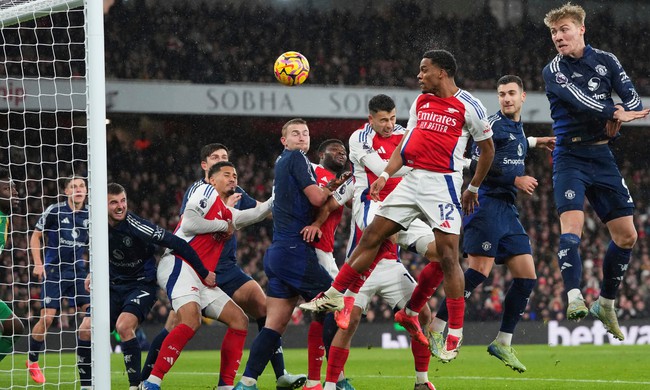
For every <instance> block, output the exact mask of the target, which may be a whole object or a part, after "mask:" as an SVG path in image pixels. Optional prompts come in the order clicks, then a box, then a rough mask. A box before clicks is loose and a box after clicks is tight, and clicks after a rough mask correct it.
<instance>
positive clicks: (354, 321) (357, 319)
mask: <svg viewBox="0 0 650 390" xmlns="http://www.w3.org/2000/svg"><path fill="white" fill-rule="evenodd" d="M360 323H361V315H354V314H352V315H351V316H350V323H349V325H348V329H347V330H348V332H354V331H356V329H357V328H358V327H359V324H360Z"/></svg>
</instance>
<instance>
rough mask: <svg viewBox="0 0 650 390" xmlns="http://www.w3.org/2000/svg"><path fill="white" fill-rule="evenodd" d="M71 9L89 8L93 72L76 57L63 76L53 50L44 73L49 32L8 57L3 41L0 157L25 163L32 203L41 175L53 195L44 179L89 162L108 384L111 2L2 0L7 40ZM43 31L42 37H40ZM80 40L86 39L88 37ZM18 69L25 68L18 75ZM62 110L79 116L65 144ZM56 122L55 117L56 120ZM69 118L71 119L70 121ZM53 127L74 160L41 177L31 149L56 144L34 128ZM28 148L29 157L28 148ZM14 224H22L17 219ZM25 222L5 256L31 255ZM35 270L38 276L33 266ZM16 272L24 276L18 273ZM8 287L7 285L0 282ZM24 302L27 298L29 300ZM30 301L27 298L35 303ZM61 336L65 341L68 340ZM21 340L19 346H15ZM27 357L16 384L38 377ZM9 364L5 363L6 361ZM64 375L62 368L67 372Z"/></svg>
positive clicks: (87, 42)
mask: <svg viewBox="0 0 650 390" xmlns="http://www.w3.org/2000/svg"><path fill="white" fill-rule="evenodd" d="M71 10H74V11H75V12H77V13H78V14H81V15H83V26H74V27H79V28H81V27H83V37H84V42H83V47H84V50H85V65H84V66H82V67H81V68H82V69H84V70H85V74H81V75H79V74H75V72H74V70H70V69H72V65H70V64H68V68H69V70H70V71H69V73H70V74H65V75H63V76H62V77H60V75H59V73H58V72H59V69H60V67H64V66H65V65H61V64H60V63H57V62H59V61H58V60H57V58H56V56H57V55H56V54H55V55H54V57H55V58H54V60H52V59H51V58H49V59H45V60H44V63H43V68H44V69H52V73H53V75H50V74H46V75H43V74H42V73H41V64H40V63H39V61H41V60H43V58H41V52H40V50H41V49H40V48H39V47H37V46H38V45H41V44H42V45H45V46H46V45H47V44H48V42H47V39H46V40H45V42H36V44H31V43H29V44H25V45H24V47H22V46H23V43H22V40H21V41H20V44H18V45H14V47H13V48H11V49H12V50H13V51H12V53H20V55H18V57H20V58H7V57H8V56H6V55H5V54H4V53H6V50H5V49H6V48H5V47H2V51H0V57H4V58H0V118H2V121H0V132H2V137H3V138H2V139H3V140H4V139H6V141H3V142H2V143H1V144H0V146H2V148H3V149H6V154H5V153H4V152H5V151H4V150H0V159H2V161H0V163H1V164H2V167H3V168H7V169H9V170H10V171H11V172H12V174H13V172H14V171H17V172H20V173H22V176H24V177H23V178H22V179H19V180H18V181H19V183H17V184H18V185H19V186H23V187H24V190H23V191H25V193H26V194H25V199H26V200H25V202H24V203H25V204H27V203H28V200H29V196H30V194H29V192H30V191H34V190H33V188H34V187H35V186H38V185H39V183H41V184H40V186H41V188H40V191H42V192H43V197H44V198H47V197H48V196H46V195H45V192H46V191H45V186H44V185H43V184H42V183H43V182H46V181H47V180H49V181H58V180H59V179H60V178H62V177H63V173H67V175H68V176H69V175H71V174H72V175H77V174H78V173H77V172H76V171H75V166H78V165H81V166H83V169H84V171H85V172H87V178H88V188H89V194H88V206H89V221H90V223H89V236H90V243H89V250H88V254H89V255H88V257H89V268H90V275H91V292H90V301H91V318H92V326H91V327H92V342H91V349H92V359H91V361H92V363H91V364H92V372H93V375H92V382H93V388H94V389H101V390H103V389H110V388H111V365H110V354H111V345H110V332H109V319H110V314H109V313H110V310H109V293H108V292H109V269H108V261H107V253H108V217H107V209H106V204H107V195H106V187H107V183H106V181H107V165H106V161H107V160H106V105H105V72H104V19H103V18H104V15H103V2H102V1H101V0H0V30H1V31H0V33H2V44H3V46H4V44H5V41H6V40H5V36H4V34H5V32H7V31H9V30H10V29H13V33H14V34H15V36H17V37H20V34H21V33H20V32H16V31H17V29H20V28H21V24H22V23H29V22H30V21H33V20H35V22H33V23H32V24H31V25H29V27H28V29H31V30H38V29H39V28H41V25H42V26H43V28H44V29H48V28H49V29H51V30H54V29H55V27H54V26H51V25H50V23H51V20H48V21H46V22H43V23H39V21H38V19H39V18H45V17H52V15H55V14H58V13H65V12H69V11H71ZM54 34H55V32H52V36H54ZM33 35H34V36H37V35H38V34H37V32H34V33H33ZM42 36H47V34H43V35H42ZM39 37H40V35H39ZM20 39H22V38H20ZM39 39H40V38H37V39H36V41H38V40H39ZM55 39H56V38H52V41H54V42H56V41H55ZM74 43H75V44H81V43H82V42H74ZM52 46H54V45H52ZM71 46H72V45H71ZM68 50H74V48H72V49H71V48H68ZM44 51H46V50H44ZM55 51H56V48H50V52H55ZM23 53H25V57H24V58H22V56H23ZM63 57H65V55H64V56H63ZM70 58H72V55H70ZM71 61H72V60H71ZM23 62H24V63H23ZM25 64H27V65H25ZM30 66H31V69H36V73H37V75H25V72H14V74H10V73H11V71H10V68H12V67H13V68H12V69H14V70H15V69H19V70H20V69H23V67H30ZM3 73H4V74H3ZM15 73H18V75H16V74H15ZM16 118H18V119H16ZM34 118H38V123H39V125H40V126H38V125H37V126H36V127H30V126H31V125H29V124H28V122H30V121H31V122H34V121H36V119H34ZM41 118H45V119H43V122H41ZM60 118H63V119H62V121H63V122H64V123H66V121H69V122H71V124H69V128H66V129H65V130H66V131H67V133H69V134H71V137H73V140H72V141H71V143H70V144H69V145H64V146H63V147H61V148H59V145H58V139H59V138H58V137H59V120H60ZM79 118H81V119H79ZM15 122H20V123H24V126H25V127H24V129H23V128H21V127H20V125H19V126H18V127H16V126H15ZM49 122H54V126H53V128H52V124H51V123H49ZM5 124H6V126H5ZM66 125H67V124H64V125H63V127H65V126H66ZM47 126H50V128H47V129H45V128H44V127H47ZM80 129H81V130H82V131H83V130H85V133H84V135H83V138H84V142H85V143H84V144H83V145H82V147H83V148H85V149H86V150H87V155H86V156H85V157H84V158H83V159H77V158H75V155H74V151H75V150H78V149H79V144H78V143H77V142H76V139H75V138H74V136H75V135H76V134H77V133H75V131H79V130H80ZM48 130H53V131H52V133H53V134H55V137H56V140H57V144H56V145H54V149H55V153H56V154H57V156H58V153H59V149H63V150H64V151H66V152H67V151H68V150H72V152H71V153H72V155H73V157H72V158H71V159H70V161H63V162H61V161H55V162H54V163H53V164H50V165H53V166H54V169H55V171H56V177H55V178H54V180H53V179H51V178H46V177H45V174H43V176H42V177H39V178H36V179H34V178H30V176H29V173H30V172H31V171H32V169H37V170H39V169H40V171H42V172H44V171H45V170H46V169H47V167H45V168H44V167H43V166H41V167H40V168H38V167H37V168H33V166H32V167H30V163H31V164H38V163H39V162H38V161H36V162H34V161H30V158H31V157H30V153H31V151H33V149H34V148H35V149H38V148H40V149H44V148H46V147H52V145H45V146H44V145H33V144H31V145H28V141H27V140H26V139H27V138H26V137H27V135H26V134H27V132H28V131H29V132H31V133H38V132H40V131H43V132H46V131H48ZM20 132H24V133H25V135H24V137H25V141H24V142H23V141H20V142H18V143H17V144H14V143H12V142H13V141H14V140H16V139H20V136H21V134H20ZM67 133H66V134H67ZM30 148H31V149H30ZM16 153H17V155H18V156H19V157H18V158H17V159H14V160H12V158H15V156H14V155H16ZM21 153H22V157H21V156H20V154H21ZM41 153H42V152H41ZM21 158H22V159H23V160H22V162H21V160H20V159H21ZM81 160H83V161H81ZM40 163H41V165H43V164H45V163H46V162H45V161H40ZM21 164H22V165H21ZM61 165H66V166H70V167H71V168H70V169H69V170H67V171H66V170H63V171H62V172H61V175H59V166H61ZM23 166H24V167H23ZM19 176H20V175H19ZM14 181H17V180H14ZM50 184H51V183H50ZM28 187H29V188H28ZM54 187H56V185H55V186H54ZM20 191H21V190H19V192H20ZM59 195H60V194H55V195H51V196H49V197H50V199H49V200H47V201H46V202H52V201H53V199H54V200H56V199H57V198H59V197H60V196H59ZM21 196H22V194H21ZM43 204H46V203H43ZM43 211H44V210H29V209H28V210H27V211H26V212H21V213H24V214H23V215H20V216H18V218H17V219H19V218H20V219H22V220H25V221H26V220H33V219H34V218H36V217H37V215H36V213H42V212H43ZM13 216H14V213H13V211H12V218H13ZM10 225H11V226H12V227H14V225H13V223H12V224H10ZM21 226H22V224H16V231H15V234H16V236H17V237H16V238H15V239H14V238H13V237H12V238H11V239H12V240H13V243H14V244H13V247H12V248H11V249H10V250H7V249H5V253H3V254H2V256H4V257H3V258H2V259H3V260H4V259H6V256H9V255H8V254H7V252H9V254H10V256H11V258H12V259H13V257H14V253H18V252H21V255H20V256H23V257H25V256H27V254H26V253H27V252H28V249H27V248H20V247H19V245H20V244H19V242H24V241H25V240H26V239H25V237H27V236H28V232H31V230H32V229H33V228H34V227H33V226H28V227H27V228H26V229H27V230H21ZM10 237H11V236H10ZM8 241H9V239H8ZM23 245H24V244H23ZM12 267H13V272H14V274H16V273H18V272H23V273H29V270H30V267H29V262H28V263H27V266H25V265H24V264H20V265H17V264H13V265H12ZM7 269H8V270H11V268H8V267H3V263H2V262H0V272H1V271H4V270H7ZM28 277H29V278H31V274H30V275H29V276H28ZM14 280H16V277H15V276H14ZM0 283H1V282H0ZM32 283H33V281H32V280H31V279H30V280H29V285H31V284H32ZM0 287H2V286H1V285H0ZM11 288H12V286H6V285H5V290H2V289H0V291H8V290H9V289H11ZM28 288H29V287H28ZM0 299H2V300H4V301H5V302H7V304H8V305H9V306H10V307H12V306H13V303H14V302H12V304H9V302H10V301H11V300H12V299H14V300H16V298H15V297H14V296H13V294H12V297H4V296H0ZM8 301H9V302H8ZM22 304H25V303H24V302H22ZM29 304H30V303H27V305H29ZM23 322H24V323H25V333H28V332H30V331H31V325H32V324H30V323H29V321H25V319H23ZM61 344H63V343H62V342H61ZM14 348H16V347H15V346H14ZM16 353H18V352H15V354H16ZM15 359H17V358H15ZM7 360H9V358H8V359H7ZM22 362H23V364H22V366H20V365H18V364H16V365H15V366H12V367H14V369H13V370H12V376H13V374H14V373H13V371H18V370H22V372H23V374H21V375H22V377H23V378H27V379H26V382H24V381H23V382H21V380H23V379H21V378H19V379H18V380H15V381H14V379H10V380H11V382H10V385H9V387H12V388H16V387H23V386H25V383H26V384H27V385H30V384H32V383H30V382H29V378H28V375H27V374H26V369H25V365H24V360H22ZM1 370H2V367H0V371H1ZM59 371H60V370H59ZM75 373H76V370H75ZM3 376H4V374H3ZM56 377H57V376H55V378H56ZM59 377H62V376H61V375H59ZM74 378H75V379H74V380H73V381H72V383H74V384H75V385H74V388H78V387H79V386H78V384H79V378H78V376H77V375H76V374H75V376H74ZM62 381H63V379H62ZM21 383H22V384H21ZM72 383H71V382H65V383H63V382H61V383H53V382H52V381H49V380H48V381H47V383H46V385H47V386H48V387H50V386H52V385H54V386H55V388H69V386H70V384H72ZM4 385H5V383H4V382H2V383H0V387H4ZM50 388H52V387H50Z"/></svg>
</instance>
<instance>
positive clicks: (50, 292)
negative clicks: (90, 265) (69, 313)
mask: <svg viewBox="0 0 650 390" xmlns="http://www.w3.org/2000/svg"><path fill="white" fill-rule="evenodd" d="M44 270H45V281H44V282H43V288H42V289H41V301H42V306H41V307H42V308H43V309H57V310H59V309H61V299H67V300H68V304H69V306H70V307H82V306H84V305H87V304H89V303H90V293H89V292H88V291H86V287H85V286H84V282H85V280H86V276H87V275H88V273H87V272H85V271H79V270H67V271H65V272H63V273H61V272H60V270H61V268H60V267H59V265H56V264H55V265H51V264H47V265H45V267H44Z"/></svg>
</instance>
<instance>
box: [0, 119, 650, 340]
mask: <svg viewBox="0 0 650 390" xmlns="http://www.w3.org/2000/svg"><path fill="white" fill-rule="evenodd" d="M136 126H137V125H136ZM140 126H143V124H142V122H141V123H140ZM156 126H160V127H159V128H162V129H163V130H162V131H149V132H144V131H143V132H142V133H140V132H138V131H137V130H136V129H133V128H131V127H129V126H128V125H124V126H123V125H118V124H116V125H115V126H110V130H109V132H108V155H109V156H110V158H109V161H108V171H109V181H115V182H119V183H121V184H123V185H124V186H125V187H126V189H127V191H128V194H129V203H130V209H131V210H133V211H135V212H137V213H138V214H140V215H142V216H143V217H145V218H148V219H151V220H152V221H156V222H157V223H158V224H159V225H161V226H163V227H166V228H167V229H169V230H173V229H174V228H175V226H176V224H177V222H178V212H179V208H180V205H181V199H182V196H183V192H184V190H185V189H186V188H187V187H188V186H189V184H191V183H192V182H194V181H195V180H196V179H197V178H198V177H200V175H201V170H200V166H199V156H198V150H199V149H200V147H201V146H202V145H203V144H204V143H207V142H214V141H222V139H221V138H220V137H219V134H221V133H219V132H218V131H217V132H216V133H215V131H211V130H210V129H207V128H204V129H201V130H196V137H192V138H191V139H190V138H188V137H185V136H183V134H185V131H187V129H186V128H185V127H186V126H187V124H186V123H183V121H182V120H178V119H165V120H162V121H160V122H156V123H153V124H148V125H146V126H144V127H145V128H155V127H156ZM529 128H532V129H533V130H532V131H533V133H534V132H535V131H539V130H538V129H535V128H534V127H533V126H530V127H529ZM174 129H176V130H174ZM351 130H353V129H351ZM136 134H138V135H136ZM251 136H252V134H251V133H248V132H228V137H229V144H230V145H232V151H231V156H232V158H231V161H233V162H234V163H235V166H236V167H237V170H238V173H239V185H240V186H241V187H242V188H244V189H245V190H246V191H247V192H248V193H249V194H251V196H253V197H255V198H256V199H258V200H265V199H267V198H268V197H269V196H270V195H271V185H272V180H273V177H272V176H273V173H272V172H273V170H272V167H273V161H272V158H273V157H272V156H275V155H276V153H277V150H276V149H277V147H276V145H275V144H274V143H272V142H259V143H251V142H247V139H249V138H250V137H251ZM35 137H36V132H33V133H27V137H25V138H24V141H22V142H24V143H26V144H25V145H26V146H28V147H27V148H25V150H27V151H28V153H27V158H26V160H25V158H24V157H23V160H25V162H32V163H33V162H36V161H38V159H40V158H42V160H41V161H42V163H41V164H40V165H37V164H27V165H26V166H27V168H26V169H24V168H20V169H16V170H15V171H12V174H13V175H14V177H15V180H16V181H17V183H18V187H19V192H20V193H21V196H25V197H26V203H24V204H23V207H24V210H25V211H27V213H25V214H26V216H24V217H18V218H13V224H14V225H13V233H12V235H11V242H12V244H11V246H8V247H7V248H8V249H10V250H11V252H9V251H5V253H3V254H2V264H1V267H2V268H3V269H5V270H8V269H10V268H11V266H12V263H11V262H12V258H11V255H13V272H4V273H3V279H2V281H1V282H0V295H1V296H3V297H13V301H14V305H15V306H14V308H15V311H16V313H17V314H18V315H19V316H20V317H23V318H32V319H33V318H34V317H37V316H38V311H39V310H40V304H39V300H38V296H39V295H38V294H39V292H40V290H39V286H38V285H37V284H35V283H34V282H33V280H31V278H30V276H31V274H30V272H29V270H30V265H29V260H28V259H27V253H26V251H25V250H24V249H25V248H27V246H28V242H29V234H30V233H31V229H33V226H34V224H35V222H36V219H37V218H38V217H39V215H40V213H41V211H42V210H43V207H44V205H47V204H50V203H51V202H53V201H54V198H55V197H56V194H57V189H56V188H57V182H56V180H51V179H50V178H52V177H56V175H57V172H58V173H59V174H62V173H64V172H67V171H69V170H70V169H71V167H72V165H73V161H76V160H82V159H83V156H85V147H84V146H83V141H84V140H83V135H81V134H74V133H73V132H69V133H68V135H67V137H66V136H65V133H60V134H59V141H63V140H66V141H68V142H64V143H62V146H59V147H58V148H54V147H41V148H35V147H34V148H30V147H29V146H30V145H31V144H32V143H34V142H40V138H35ZM52 137H54V135H53V134H52ZM46 138H47V137H46ZM215 138H216V139H215ZM632 138H633V132H631V131H628V132H627V133H626V136H624V137H623V138H622V139H621V140H619V141H617V143H615V146H616V147H615V149H618V150H619V153H618V155H619V156H620V157H623V158H624V160H623V161H624V163H623V164H622V165H621V167H622V173H623V176H624V177H625V178H626V179H627V184H628V186H629V188H630V191H631V193H632V196H633V198H634V199H635V202H636V206H637V212H636V214H635V224H636V227H637V230H638V233H639V240H638V244H637V246H636V247H635V248H634V252H633V256H632V259H633V260H632V262H631V263H630V268H629V270H628V272H627V273H626V279H625V280H624V282H623V284H622V286H623V287H622V289H621V294H620V299H619V301H618V306H619V318H620V319H621V320H622V321H624V320H626V319H631V318H648V317H650V240H648V236H649V235H650V220H649V217H650V194H649V193H648V192H647V191H643V189H644V188H646V189H647V188H650V166H649V165H648V163H647V161H644V160H641V159H636V158H634V156H636V155H641V153H643V149H644V146H643V143H638V142H635V140H633V139H632ZM323 139H324V138H322V137H321V138H320V139H313V140H312V148H311V149H312V153H313V151H314V150H315V149H316V147H317V145H318V143H319V142H320V141H322V140H323ZM73 140H74V142H72V141H73ZM51 141H54V138H52V139H51ZM18 144H19V143H18V142H16V143H15V144H14V145H18ZM269 144H270V145H269ZM31 146H34V145H31ZM623 151H624V152H623ZM15 154H16V156H18V154H19V153H18V150H17V149H16V153H15ZM57 156H58V157H59V158H58V159H59V160H60V162H58V163H56V162H55V161H57ZM161 156H162V157H161ZM62 157H63V158H62ZM311 157H312V161H315V155H313V154H312V155H311ZM16 161H20V160H17V159H14V160H13V162H16ZM125 167H128V169H125ZM527 167H528V170H529V173H530V174H531V175H533V176H535V177H536V178H537V179H538V180H539V183H540V185H539V187H538V189H537V190H536V193H535V194H534V195H533V196H524V195H520V196H519V200H518V203H519V207H520V210H521V221H522V224H523V225H524V227H525V228H526V229H527V231H528V234H529V235H530V238H531V242H532V245H533V255H534V259H535V263H536V266H537V275H538V284H537V286H536V288H535V290H534V292H533V294H532V296H531V299H530V303H529V306H528V311H527V312H526V313H525V315H524V319H525V320H544V321H547V320H554V319H556V320H563V319H564V317H565V304H564V303H563V299H565V298H564V294H563V286H562V283H561V275H560V271H559V268H558V265H557V259H556V256H557V255H556V252H557V244H558V241H559V220H558V216H557V213H556V211H555V207H554V204H553V199H552V184H551V169H550V159H549V156H548V155H547V154H545V153H543V152H533V153H531V154H529V159H528V163H527ZM75 169H76V170H79V171H83V170H84V169H85V166H84V165H78V166H76V168H75ZM25 177H29V178H30V179H29V180H27V181H26V184H23V183H25V182H24V181H23V180H24V178H25ZM43 194H47V195H49V196H45V197H44V196H43ZM53 197H54V198H53ZM348 228H349V213H348V212H346V213H344V217H343V221H342V223H341V225H340V227H339V233H338V235H337V241H336V248H335V257H336V259H337V262H338V263H339V264H341V263H342V262H343V261H344V259H345V248H346V245H347V232H348ZM236 234H238V258H239V260H240V262H241V264H242V268H243V269H244V271H245V272H247V273H249V274H250V275H252V276H253V277H254V278H255V279H256V280H258V281H259V282H260V283H261V284H262V286H264V285H265V283H266V277H265V274H264V272H263V266H262V258H263V255H264V251H265V250H266V248H267V247H268V246H269V245H270V243H271V236H272V222H271V221H270V220H267V221H264V222H263V223H261V224H258V225H255V226H252V227H249V228H247V229H244V230H243V231H239V232H237V233H236ZM609 241H610V240H609V237H608V236H607V233H606V231H605V230H604V229H603V228H602V225H601V224H600V222H599V221H598V220H597V217H596V215H595V214H594V213H593V211H592V210H591V209H587V213H586V223H585V235H584V239H583V241H582V244H581V250H582V251H584V252H583V253H585V256H584V259H585V262H584V264H585V272H584V275H583V286H584V288H583V293H584V294H585V298H586V299H587V301H588V302H591V301H592V300H593V299H595V298H596V297H597V296H598V291H599V285H598V282H597V281H598V280H599V278H598V276H599V274H600V273H601V272H602V271H601V265H602V259H603V256H604V254H605V251H606V249H607V245H608V244H609ZM402 258H403V261H404V262H405V264H406V265H407V268H409V270H410V271H411V272H412V274H413V275H414V276H417V275H418V273H419V271H420V270H421V269H422V267H423V266H424V265H425V263H424V262H423V260H421V259H419V258H418V257H417V256H416V255H413V254H411V253H403V254H402ZM509 284H510V277H509V274H508V273H507V272H505V268H504V267H495V269H494V270H493V272H492V275H491V277H490V278H489V279H488V280H486V281H485V282H484V283H483V285H482V286H480V287H479V289H478V290H476V291H477V292H479V293H475V294H473V295H472V296H471V301H470V302H468V305H467V313H466V318H467V320H468V321H486V320H497V319H499V318H500V316H501V311H502V304H501V302H503V294H505V292H506V291H507V289H508V286H509ZM479 290H480V291H479ZM441 294H442V292H438V293H437V295H436V296H434V297H433V298H432V299H431V302H430V303H431V305H432V309H433V310H434V311H435V310H436V308H437V306H438V303H439V301H440V300H441ZM159 296H160V298H161V299H160V301H159V302H158V304H157V305H156V307H155V309H154V311H153V312H152V313H151V315H150V319H151V320H153V321H157V322H164V321H165V318H166V315H167V312H168V306H167V299H166V297H165V295H164V294H163V293H162V292H161V293H160V294H159ZM30 298H31V300H30ZM294 319H295V323H301V322H304V321H307V319H306V318H305V317H303V316H302V313H300V312H296V315H295V317H294ZM392 320H393V312H392V310H390V309H389V308H388V306H387V305H386V304H385V303H384V302H383V301H381V299H378V298H375V301H374V302H373V305H372V310H370V311H369V313H368V316H367V317H366V318H365V321H392ZM61 326H63V327H64V328H65V327H67V326H68V324H67V323H62V324H61Z"/></svg>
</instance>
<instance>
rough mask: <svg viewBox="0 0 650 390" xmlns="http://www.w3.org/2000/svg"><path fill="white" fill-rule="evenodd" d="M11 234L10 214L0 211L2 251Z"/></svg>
mask: <svg viewBox="0 0 650 390" xmlns="http://www.w3.org/2000/svg"><path fill="white" fill-rule="evenodd" d="M8 235H9V216H8V215H5V213H3V212H2V211H0V251H1V250H3V249H4V248H5V243H6V242H7V236H8Z"/></svg>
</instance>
